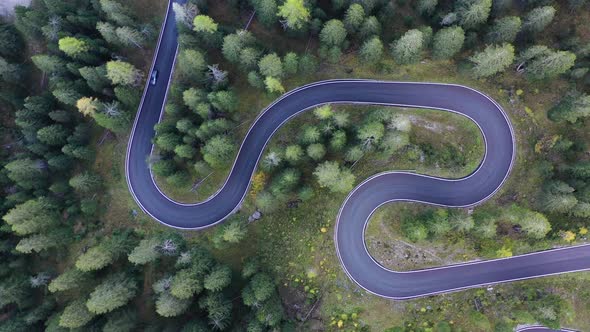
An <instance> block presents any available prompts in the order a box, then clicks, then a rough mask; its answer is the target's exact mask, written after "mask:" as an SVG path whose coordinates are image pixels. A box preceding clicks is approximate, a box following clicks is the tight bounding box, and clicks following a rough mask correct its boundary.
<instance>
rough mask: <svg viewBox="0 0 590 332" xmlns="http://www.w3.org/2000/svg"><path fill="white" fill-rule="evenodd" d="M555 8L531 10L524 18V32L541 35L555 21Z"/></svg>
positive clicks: (547, 7)
mask: <svg viewBox="0 0 590 332" xmlns="http://www.w3.org/2000/svg"><path fill="white" fill-rule="evenodd" d="M555 12H556V11H555V8H553V6H544V7H537V8H535V9H533V10H531V11H530V12H529V13H528V14H527V15H526V17H525V18H524V24H523V25H522V28H523V30H525V31H528V32H530V33H539V32H541V31H543V30H545V28H546V27H547V26H548V25H549V23H551V22H552V21H553V18H554V17H555Z"/></svg>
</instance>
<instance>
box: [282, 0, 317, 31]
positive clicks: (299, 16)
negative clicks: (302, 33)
mask: <svg viewBox="0 0 590 332" xmlns="http://www.w3.org/2000/svg"><path fill="white" fill-rule="evenodd" d="M277 15H278V16H279V17H282V18H283V20H284V21H285V22H286V25H287V27H289V28H290V29H293V30H299V29H302V28H303V27H304V26H305V25H306V24H307V23H308V22H309V20H310V18H311V14H310V12H309V9H308V8H307V7H306V6H305V2H304V1H303V0H286V1H285V2H284V3H283V4H282V5H280V6H279V12H278V14H277Z"/></svg>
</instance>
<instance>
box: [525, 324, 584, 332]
mask: <svg viewBox="0 0 590 332" xmlns="http://www.w3.org/2000/svg"><path fill="white" fill-rule="evenodd" d="M516 332H578V331H576V330H571V329H566V328H562V329H560V330H554V329H550V328H548V327H545V326H541V325H531V326H526V327H522V328H518V329H516Z"/></svg>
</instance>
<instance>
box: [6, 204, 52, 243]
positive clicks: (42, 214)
mask: <svg viewBox="0 0 590 332" xmlns="http://www.w3.org/2000/svg"><path fill="white" fill-rule="evenodd" d="M3 219H4V221H6V223H7V224H8V225H10V226H11V227H12V230H13V232H15V233H16V234H18V235H29V234H33V233H37V232H40V231H42V230H46V229H48V228H50V227H51V226H53V225H55V224H56V223H57V222H58V220H59V215H58V213H57V209H56V206H55V205H54V204H53V203H52V202H51V201H50V200H49V199H47V198H44V197H39V198H37V199H31V200H28V201H26V202H24V203H22V204H19V205H17V206H15V207H14V208H12V209H11V210H10V211H8V213H7V214H5V215H4V217H3Z"/></svg>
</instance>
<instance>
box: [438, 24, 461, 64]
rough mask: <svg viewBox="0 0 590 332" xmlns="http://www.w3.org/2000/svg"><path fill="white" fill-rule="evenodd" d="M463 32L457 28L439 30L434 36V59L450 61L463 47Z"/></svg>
mask: <svg viewBox="0 0 590 332" xmlns="http://www.w3.org/2000/svg"><path fill="white" fill-rule="evenodd" d="M464 41H465V32H464V31H463V29H462V28H461V27H459V26H452V27H448V28H443V29H440V30H439V31H437V32H436V34H435V35H434V41H433V43H432V54H433V56H434V57H435V58H436V59H450V58H452V57H453V56H455V55H456V54H457V53H459V51H460V50H461V48H462V47H463V42H464Z"/></svg>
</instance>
